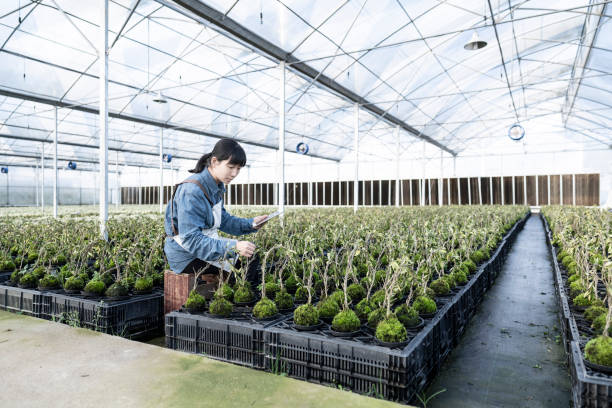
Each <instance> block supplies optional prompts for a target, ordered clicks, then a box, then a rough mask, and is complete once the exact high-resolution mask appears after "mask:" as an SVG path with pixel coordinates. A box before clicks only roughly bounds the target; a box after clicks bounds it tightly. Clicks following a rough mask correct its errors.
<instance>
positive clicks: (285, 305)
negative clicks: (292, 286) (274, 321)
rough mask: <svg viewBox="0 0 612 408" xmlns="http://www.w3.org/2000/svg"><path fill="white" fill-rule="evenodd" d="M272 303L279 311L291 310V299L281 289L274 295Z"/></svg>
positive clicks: (287, 293)
mask: <svg viewBox="0 0 612 408" xmlns="http://www.w3.org/2000/svg"><path fill="white" fill-rule="evenodd" d="M274 303H276V307H278V308H279V309H291V308H292V307H293V297H292V296H291V295H290V294H289V292H287V291H286V290H285V289H282V290H280V291H279V292H277V293H276V296H275V297H274Z"/></svg>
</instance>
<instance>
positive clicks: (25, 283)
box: [19, 272, 38, 288]
mask: <svg viewBox="0 0 612 408" xmlns="http://www.w3.org/2000/svg"><path fill="white" fill-rule="evenodd" d="M37 284H38V279H36V276H34V274H33V273H30V272H28V273H26V274H24V275H23V276H22V277H21V279H19V285H20V286H22V287H24V288H35V287H36V285H37Z"/></svg>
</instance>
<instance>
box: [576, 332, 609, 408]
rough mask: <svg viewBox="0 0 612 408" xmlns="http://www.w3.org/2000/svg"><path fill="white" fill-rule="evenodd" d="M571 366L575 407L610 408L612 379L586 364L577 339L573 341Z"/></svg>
mask: <svg viewBox="0 0 612 408" xmlns="http://www.w3.org/2000/svg"><path fill="white" fill-rule="evenodd" d="M569 366H570V374H571V378H572V400H573V402H574V407H576V408H578V407H585V408H609V407H611V406H612V379H611V378H610V377H609V376H607V375H605V374H601V373H598V372H596V371H592V370H591V369H589V368H588V367H586V366H585V365H584V361H583V359H582V352H581V350H580V345H579V343H578V342H577V341H572V342H571V352H570V354H569Z"/></svg>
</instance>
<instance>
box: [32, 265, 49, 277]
mask: <svg viewBox="0 0 612 408" xmlns="http://www.w3.org/2000/svg"><path fill="white" fill-rule="evenodd" d="M46 274H47V269H46V268H45V267H44V266H38V267H36V268H34V269H33V270H32V275H34V276H35V277H36V279H37V280H40V279H42V277H43V276H45V275H46Z"/></svg>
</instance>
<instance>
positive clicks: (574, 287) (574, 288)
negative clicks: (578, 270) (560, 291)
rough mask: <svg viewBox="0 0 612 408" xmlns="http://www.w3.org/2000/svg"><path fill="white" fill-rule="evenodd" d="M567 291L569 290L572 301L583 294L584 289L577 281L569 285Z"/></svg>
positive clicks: (580, 282)
mask: <svg viewBox="0 0 612 408" xmlns="http://www.w3.org/2000/svg"><path fill="white" fill-rule="evenodd" d="M569 290H570V297H571V298H572V299H573V298H575V297H576V296H578V295H579V294H581V293H582V292H585V291H586V288H585V287H584V284H583V283H582V281H579V280H577V281H575V282H572V283H570V285H569Z"/></svg>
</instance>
